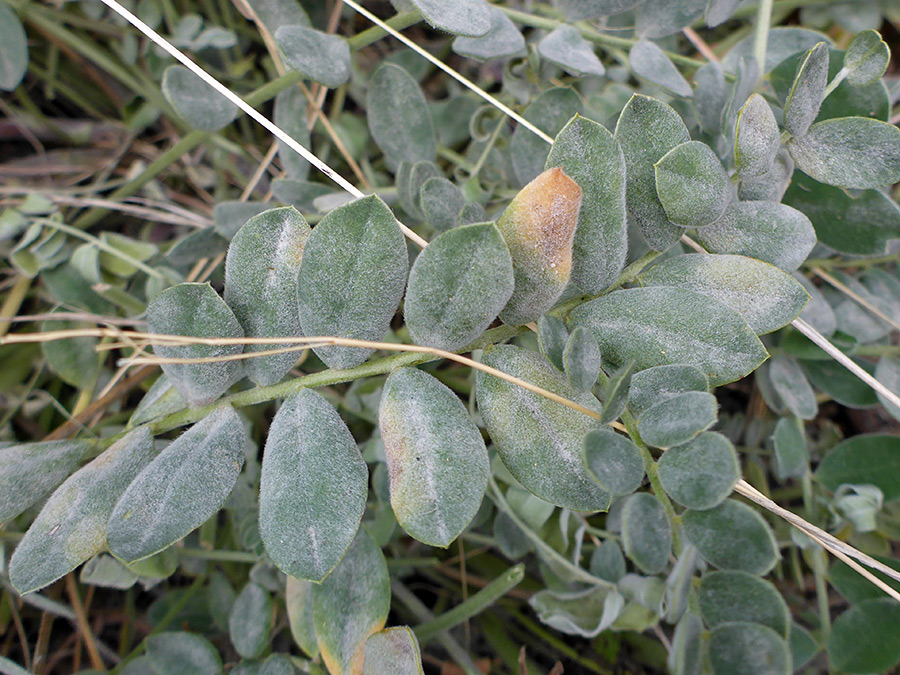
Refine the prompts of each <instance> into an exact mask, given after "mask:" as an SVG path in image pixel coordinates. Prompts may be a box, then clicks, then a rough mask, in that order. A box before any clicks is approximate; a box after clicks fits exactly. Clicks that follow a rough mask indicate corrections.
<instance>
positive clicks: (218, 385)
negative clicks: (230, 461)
mask: <svg viewBox="0 0 900 675" xmlns="http://www.w3.org/2000/svg"><path fill="white" fill-rule="evenodd" d="M147 328H148V329H149V331H150V332H151V333H157V334H160V335H184V336H188V337H202V338H242V337H244V331H243V330H242V329H241V324H240V323H239V322H238V320H237V318H236V317H235V315H234V312H232V311H231V309H230V308H229V307H228V305H226V304H225V301H224V300H222V298H220V297H219V295H218V293H216V292H215V291H214V290H213V289H212V286H210V285H209V284H178V285H177V286H172V287H171V288H167V289H166V290H164V291H162V292H161V293H159V294H157V295H156V297H154V298H153V299H152V300H151V301H150V304H149V305H148V306H147ZM153 351H154V352H156V354H157V355H158V356H161V357H163V358H181V359H184V358H192V359H193V358H211V357H223V356H231V355H234V354H240V353H241V351H243V345H240V344H237V345H204V344H190V345H165V344H154V347H153ZM162 369H163V372H164V373H165V374H166V376H167V377H168V378H169V380H170V381H171V382H172V384H173V385H175V387H176V388H177V389H178V391H179V392H181V395H182V396H184V397H185V398H186V399H187V400H188V403H190V404H191V405H204V404H206V403H211V402H212V401H214V400H216V399H217V398H218V397H219V396H221V395H222V394H223V393H224V392H225V390H226V389H228V387H230V386H231V385H232V384H233V383H234V382H235V381H236V380H237V379H238V378H239V377H240V373H241V366H240V365H239V362H237V361H217V362H208V363H165V364H163V365H162Z"/></svg>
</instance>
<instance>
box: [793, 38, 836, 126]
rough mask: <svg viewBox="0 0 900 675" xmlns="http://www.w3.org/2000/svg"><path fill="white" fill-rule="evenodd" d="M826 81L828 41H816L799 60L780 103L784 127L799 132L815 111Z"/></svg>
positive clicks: (813, 116) (820, 101)
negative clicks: (788, 90) (786, 95)
mask: <svg viewBox="0 0 900 675" xmlns="http://www.w3.org/2000/svg"><path fill="white" fill-rule="evenodd" d="M827 84H828V45H827V44H826V43H825V42H820V43H819V44H817V45H816V46H815V47H813V48H812V49H810V50H809V52H807V54H806V57H805V58H804V59H803V60H802V61H801V62H800V66H799V67H798V68H797V74H796V75H795V76H794V84H793V85H792V86H791V91H790V93H789V94H788V97H787V101H785V104H784V128H785V130H787V132H788V133H789V134H791V135H792V136H803V135H804V134H806V132H807V131H808V130H809V127H810V125H811V124H812V123H813V122H814V121H815V119H816V117H817V116H818V115H819V108H821V107H822V101H824V100H825V86H826V85H827Z"/></svg>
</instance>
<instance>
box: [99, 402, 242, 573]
mask: <svg viewBox="0 0 900 675" xmlns="http://www.w3.org/2000/svg"><path fill="white" fill-rule="evenodd" d="M245 440H246V433H245V432H244V425H243V423H242V422H241V418H240V417H239V416H238V414H237V413H236V412H235V411H234V408H232V407H231V406H223V407H221V408H218V409H216V410H215V411H214V412H212V413H211V414H209V415H207V417H205V418H204V419H203V420H201V421H200V422H197V424H195V425H194V426H192V427H191V428H190V429H188V430H187V431H186V432H185V433H184V434H182V435H181V436H179V437H178V438H177V439H176V440H175V441H173V442H172V443H171V444H170V445H169V446H168V447H167V448H166V449H165V450H163V451H162V452H161V453H160V454H159V456H158V457H156V459H154V460H153V461H152V462H150V464H149V465H148V466H147V468H145V469H144V470H143V471H141V473H140V474H138V476H137V478H135V479H134V481H133V482H132V483H131V485H129V486H128V489H127V490H125V493H124V494H123V495H122V497H121V498H120V499H119V501H118V503H116V506H115V508H114V509H113V511H112V514H111V515H110V517H109V524H108V525H107V537H108V539H109V548H110V550H111V551H112V552H113V554H114V555H115V556H116V557H118V558H121V559H122V560H125V561H127V562H133V561H135V560H140V559H142V558H146V557H148V556H151V555H153V554H154V553H156V552H158V551H161V550H162V549H164V548H166V547H167V546H169V545H170V544H173V543H175V542H176V541H178V540H179V539H181V538H183V537H185V536H186V535H187V534H188V533H190V532H191V531H192V530H193V529H194V528H197V527H199V526H200V525H202V524H203V523H205V522H206V521H207V520H209V519H210V518H211V517H213V516H214V515H215V514H216V512H217V511H218V510H219V509H220V508H221V507H222V504H224V503H225V500H226V499H227V498H228V495H229V494H230V493H231V489H232V488H233V487H234V484H235V482H237V479H238V475H239V474H240V472H241V467H242V466H243V465H244V443H245Z"/></svg>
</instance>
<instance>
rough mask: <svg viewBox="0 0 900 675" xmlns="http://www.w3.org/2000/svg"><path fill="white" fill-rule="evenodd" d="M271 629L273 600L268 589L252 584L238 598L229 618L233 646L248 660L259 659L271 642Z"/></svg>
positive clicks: (245, 587)
mask: <svg viewBox="0 0 900 675" xmlns="http://www.w3.org/2000/svg"><path fill="white" fill-rule="evenodd" d="M271 626H272V597H271V596H270V595H269V592H268V591H267V590H266V589H265V588H263V587H262V586H260V585H259V584H257V583H256V582H254V581H250V582H248V583H247V585H246V586H244V589H243V590H242V591H241V592H240V594H239V595H238V596H237V598H236V599H235V601H234V605H233V606H232V608H231V616H229V617H228V632H229V634H230V635H231V644H233V645H234V648H235V650H237V653H238V654H240V655H241V656H243V657H244V658H245V659H253V658H256V657H257V656H259V655H260V654H261V653H262V650H263V649H264V648H265V646H266V643H267V642H268V641H269V629H270V628H271Z"/></svg>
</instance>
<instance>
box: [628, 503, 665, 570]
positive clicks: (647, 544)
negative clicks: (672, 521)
mask: <svg viewBox="0 0 900 675" xmlns="http://www.w3.org/2000/svg"><path fill="white" fill-rule="evenodd" d="M622 540H623V543H624V544H625V554H626V555H627V556H628V557H629V558H631V560H632V561H633V562H634V564H635V565H637V566H638V568H640V570H641V571H642V572H644V573H645V574H658V573H659V572H662V571H663V570H664V569H665V568H666V565H667V564H668V562H669V553H670V552H671V551H672V528H671V526H670V525H669V519H668V518H667V517H666V512H665V510H664V509H663V505H662V504H661V503H660V501H659V500H658V499H657V498H656V497H654V496H653V495H651V494H650V493H649V492H638V493H636V494H633V495H631V496H630V497H629V498H628V500H627V501H626V502H625V507H624V508H623V509H622Z"/></svg>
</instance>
